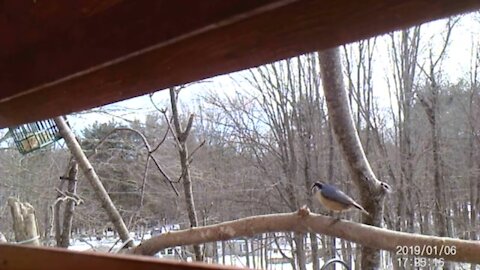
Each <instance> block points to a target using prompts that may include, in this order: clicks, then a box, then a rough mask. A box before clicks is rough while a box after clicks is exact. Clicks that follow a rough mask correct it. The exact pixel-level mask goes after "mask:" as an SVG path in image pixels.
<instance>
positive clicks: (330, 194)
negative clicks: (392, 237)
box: [311, 182, 370, 215]
mask: <svg viewBox="0 0 480 270" xmlns="http://www.w3.org/2000/svg"><path fill="white" fill-rule="evenodd" d="M311 190H312V193H313V194H314V195H315V197H316V198H317V199H318V200H319V201H320V203H321V204H323V206H325V207H326V208H327V209H328V210H331V211H336V212H342V211H345V210H347V209H350V208H352V207H355V208H357V209H358V210H360V211H362V212H363V213H364V214H366V215H370V213H368V212H367V211H366V210H365V209H364V208H363V207H362V206H361V205H360V204H358V203H357V202H355V201H354V200H353V199H352V198H350V196H348V195H347V194H345V193H343V192H342V191H341V190H339V189H338V188H336V187H335V186H332V185H327V184H323V183H319V182H316V183H315V184H313V186H312V189H311Z"/></svg>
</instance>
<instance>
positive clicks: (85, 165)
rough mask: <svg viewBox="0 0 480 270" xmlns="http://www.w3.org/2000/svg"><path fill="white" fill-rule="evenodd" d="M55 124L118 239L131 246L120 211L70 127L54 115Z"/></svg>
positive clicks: (61, 118)
mask: <svg viewBox="0 0 480 270" xmlns="http://www.w3.org/2000/svg"><path fill="white" fill-rule="evenodd" d="M55 124H56V125H57V127H58V130H59V131H60V134H61V135H62V137H63V139H64V140H65V143H66V144H67V146H68V149H70V152H72V155H73V156H74V158H75V160H76V161H77V162H78V165H79V166H80V169H81V170H82V171H83V174H84V175H85V177H86V178H87V180H88V182H89V183H90V185H91V186H92V188H93V190H94V191H95V194H96V195H97V199H98V200H99V201H100V203H101V205H102V207H103V209H104V210H105V211H106V212H107V215H108V217H109V218H110V221H111V222H112V224H113V226H114V227H115V229H116V231H117V232H118V234H119V236H120V239H121V240H122V241H123V242H124V243H125V245H124V246H125V247H127V248H130V247H133V241H132V239H131V238H130V235H129V232H128V229H127V226H126V225H125V222H123V219H122V216H120V213H119V212H118V210H117V208H116V207H115V205H114V204H113V202H112V200H111V199H110V196H109V195H108V193H107V191H106V190H105V187H104V186H103V184H102V182H101V181H100V178H98V175H97V173H96V172H95V170H94V169H93V167H92V165H91V164H90V161H88V159H87V157H86V156H85V153H83V151H82V148H81V147H80V144H79V143H78V141H77V139H76V138H75V135H73V133H72V131H71V129H70V127H69V126H68V125H67V123H66V122H65V120H64V119H63V117H56V118H55Z"/></svg>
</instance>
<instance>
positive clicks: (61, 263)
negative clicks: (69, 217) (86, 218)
mask: <svg viewBox="0 0 480 270" xmlns="http://www.w3.org/2000/svg"><path fill="white" fill-rule="evenodd" d="M0 269H2V270H31V269H35V270H65V269H68V270H85V269H102V270H110V269H116V270H122V269H125V270H127V269H128V270H131V269H135V270H154V269H162V270H194V269H198V270H202V269H205V270H207V269H223V270H233V269H239V268H234V267H229V266H223V265H212V264H204V263H186V262H180V261H173V260H160V259H155V258H151V257H145V256H129V255H114V254H106V253H93V252H75V251H69V250H66V249H59V248H45V247H43V248H41V247H31V246H19V245H8V244H0Z"/></svg>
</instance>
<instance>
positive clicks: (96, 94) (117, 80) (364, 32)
mask: <svg viewBox="0 0 480 270" xmlns="http://www.w3.org/2000/svg"><path fill="white" fill-rule="evenodd" d="M288 3H289V4H288V5H280V4H279V5H277V6H272V8H270V9H263V10H261V11H262V12H257V13H251V14H250V15H245V16H243V17H241V19H240V20H231V21H227V22H224V23H219V24H215V27H212V26H211V25H210V26H207V27H206V28H204V29H201V31H195V32H193V33H192V34H191V35H187V36H182V37H180V38H179V37H172V38H171V39H169V40H167V41H165V42H160V43H158V44H155V45H153V46H149V47H146V48H143V49H141V50H137V51H135V52H134V53H130V54H128V55H124V56H122V57H118V58H115V59H111V60H110V61H107V62H104V63H102V64H100V65H96V66H91V67H89V68H88V69H84V70H81V71H79V72H76V73H72V74H71V75H68V76H67V77H63V78H61V79H58V80H56V81H49V82H44V83H43V84H41V85H36V86H31V87H30V88H26V89H22V90H19V89H17V90H15V95H9V96H7V97H4V98H3V99H0V127H5V126H11V125H17V124H19V123H24V122H30V121H34V120H39V119H43V118H49V117H53V116H56V115H60V114H68V113H71V112H75V111H79V110H84V109H89V108H92V107H96V106H100V105H105V104H108V103H112V102H115V101H119V100H123V99H127V98H131V97H135V96H139V95H142V94H146V93H149V92H152V91H156V90H160V89H164V88H168V87H170V86H174V85H179V84H183V83H187V82H192V81H196V80H200V79H204V78H208V77H211V76H215V75H219V74H225V73H229V72H233V71H238V70H242V69H245V68H250V67H255V66H258V65H261V64H265V63H268V62H272V61H276V60H280V59H284V58H288V57H292V56H296V55H299V54H302V53H306V52H312V51H316V50H321V49H325V48H329V47H333V46H337V45H340V44H345V43H348V42H352V41H356V40H360V39H364V38H367V37H371V36H374V35H378V34H383V33H387V32H390V31H393V30H397V29H400V28H405V27H408V26H412V25H415V24H419V23H423V22H427V21H430V20H434V19H438V18H442V17H446V16H450V15H454V14H459V13H462V12H467V11H470V10H474V9H478V8H480V1H477V0H464V1H451V0H421V1H419V0H391V1H383V0H365V1H357V0H337V1H327V0H311V1H306V0H304V1H293V2H288ZM159 23H160V20H159ZM112 31H113V30H112ZM57 49H61V48H57ZM34 53H35V59H44V60H43V63H45V64H47V63H48V62H49V59H50V56H52V57H53V58H51V59H56V58H58V57H61V56H62V55H61V54H60V55H58V54H56V53H53V52H52V51H51V50H48V48H44V50H39V51H36V52H34ZM69 57H71V58H69ZM69 57H67V58H66V59H67V60H68V59H71V60H78V59H79V58H88V57H89V55H88V54H85V55H83V54H75V55H73V56H72V55H70V56H69ZM67 60H65V61H67ZM14 61H15V59H12V61H11V62H12V63H13V62H14ZM51 61H53V60H51ZM24 65H25V63H24ZM60 68H61V67H60ZM37 69H38V70H39V69H41V66H39V67H37ZM0 71H2V70H1V69H0ZM18 72H20V70H19V69H18V68H17V71H16V73H15V74H17V73H18ZM28 75H29V74H26V76H28ZM32 76H33V75H32ZM17 79H20V77H17ZM7 80H8V78H7ZM0 81H1V80H0ZM0 85H1V84H0ZM2 91H8V90H4V89H2ZM25 108H28V110H27V109H25Z"/></svg>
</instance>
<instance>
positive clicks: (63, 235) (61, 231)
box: [54, 160, 78, 248]
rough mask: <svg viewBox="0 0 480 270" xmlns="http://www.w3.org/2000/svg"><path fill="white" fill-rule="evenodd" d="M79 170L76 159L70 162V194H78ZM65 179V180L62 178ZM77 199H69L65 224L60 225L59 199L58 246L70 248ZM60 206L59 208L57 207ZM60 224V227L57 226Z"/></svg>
mask: <svg viewBox="0 0 480 270" xmlns="http://www.w3.org/2000/svg"><path fill="white" fill-rule="evenodd" d="M77 172H78V164H77V162H76V161H75V160H72V162H71V164H70V168H69V171H68V179H67V180H66V181H68V185H67V191H68V193H69V194H72V195H74V194H76V190H77ZM62 181H65V180H62ZM75 204H76V202H75V200H74V198H69V199H67V202H66V204H65V209H64V212H63V225H60V220H59V218H60V214H59V212H60V205H61V201H58V202H57V204H56V205H55V208H54V209H55V214H54V216H55V219H58V221H56V222H55V227H56V228H55V239H56V240H57V247H63V248H68V246H69V245H70V233H71V230H72V223H73V213H74V210H75ZM57 206H58V208H57ZM57 226H58V227H57Z"/></svg>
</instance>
